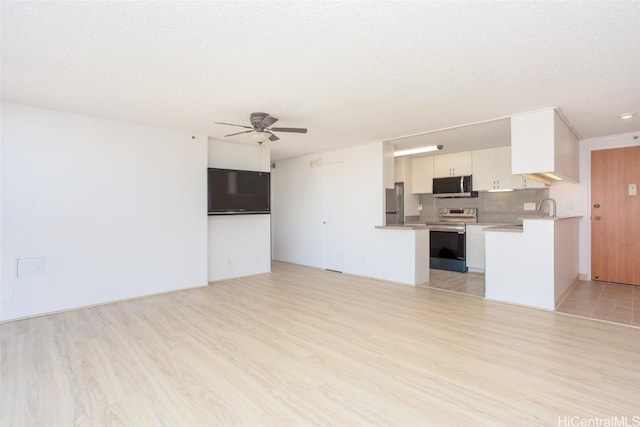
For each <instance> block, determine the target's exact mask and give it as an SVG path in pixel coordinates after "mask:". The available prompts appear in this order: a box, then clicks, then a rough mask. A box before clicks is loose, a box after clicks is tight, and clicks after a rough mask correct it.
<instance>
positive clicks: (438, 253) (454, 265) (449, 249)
mask: <svg viewBox="0 0 640 427" xmlns="http://www.w3.org/2000/svg"><path fill="white" fill-rule="evenodd" d="M465 246H466V242H465V232H464V230H446V229H438V228H431V230H430V246H429V252H430V259H429V265H430V267H431V268H436V269H440V270H451V271H460V272H463V273H464V272H466V271H467V262H466V252H465Z"/></svg>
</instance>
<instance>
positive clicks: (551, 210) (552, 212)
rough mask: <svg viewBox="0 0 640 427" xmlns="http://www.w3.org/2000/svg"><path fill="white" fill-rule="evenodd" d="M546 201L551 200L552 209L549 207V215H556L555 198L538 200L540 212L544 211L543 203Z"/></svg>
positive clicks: (553, 216)
mask: <svg viewBox="0 0 640 427" xmlns="http://www.w3.org/2000/svg"><path fill="white" fill-rule="evenodd" d="M544 202H551V209H549V216H550V217H552V218H555V217H556V201H555V200H554V199H542V200H540V202H538V207H537V208H536V210H537V211H538V212H542V210H541V209H542V204H543V203H544Z"/></svg>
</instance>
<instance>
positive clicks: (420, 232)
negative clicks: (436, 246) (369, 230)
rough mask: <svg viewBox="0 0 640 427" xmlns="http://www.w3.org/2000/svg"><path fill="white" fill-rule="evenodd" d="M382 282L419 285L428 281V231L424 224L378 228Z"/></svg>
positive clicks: (381, 226) (380, 226) (382, 226)
mask: <svg viewBox="0 0 640 427" xmlns="http://www.w3.org/2000/svg"><path fill="white" fill-rule="evenodd" d="M376 229H378V230H379V238H380V244H379V246H378V247H379V248H380V249H381V250H382V251H384V259H385V260H386V265H385V268H384V271H385V277H379V278H380V279H383V280H389V281H392V282H397V283H402V284H405V285H411V286H416V285H419V284H421V283H425V282H428V281H429V229H428V228H427V227H426V226H425V225H379V226H376Z"/></svg>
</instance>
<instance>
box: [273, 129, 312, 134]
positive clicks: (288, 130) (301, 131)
mask: <svg viewBox="0 0 640 427" xmlns="http://www.w3.org/2000/svg"><path fill="white" fill-rule="evenodd" d="M269 130H272V131H274V132H295V133H307V130H306V129H305V128H271V129H269Z"/></svg>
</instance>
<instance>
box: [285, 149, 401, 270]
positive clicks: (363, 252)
mask: <svg viewBox="0 0 640 427" xmlns="http://www.w3.org/2000/svg"><path fill="white" fill-rule="evenodd" d="M336 162H340V163H342V165H343V171H344V209H345V212H344V242H345V243H344V245H345V246H344V272H345V273H349V274H356V275H360V276H368V277H377V278H385V277H389V271H388V270H389V268H390V266H389V260H388V259H386V257H385V250H384V244H385V242H386V240H385V233H384V232H385V230H379V229H375V228H374V227H375V226H376V225H381V224H383V221H384V215H383V210H382V209H381V206H383V196H384V173H383V162H384V149H383V143H381V142H376V143H370V144H362V145H358V146H354V147H349V148H345V149H341V150H335V151H329V152H324V153H316V154H314V155H309V156H302V157H299V158H295V159H288V160H282V161H278V162H276V168H275V169H273V170H272V182H273V196H274V197H273V209H272V213H273V258H274V259H277V260H282V261H287V262H292V263H296V264H302V265H309V266H313V267H318V268H322V267H323V266H322V250H323V247H322V165H324V164H328V163H336Z"/></svg>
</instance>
